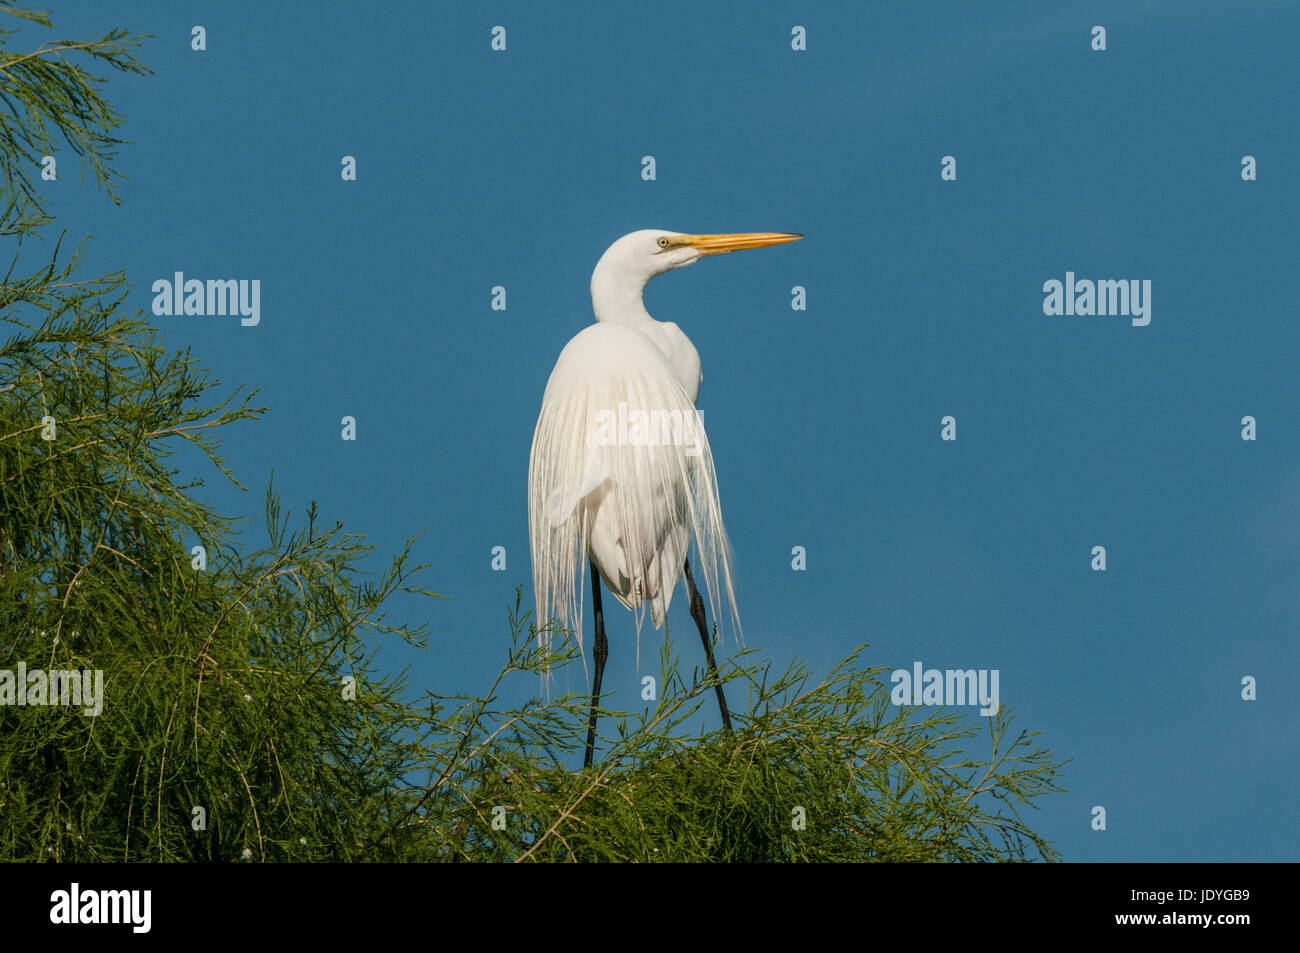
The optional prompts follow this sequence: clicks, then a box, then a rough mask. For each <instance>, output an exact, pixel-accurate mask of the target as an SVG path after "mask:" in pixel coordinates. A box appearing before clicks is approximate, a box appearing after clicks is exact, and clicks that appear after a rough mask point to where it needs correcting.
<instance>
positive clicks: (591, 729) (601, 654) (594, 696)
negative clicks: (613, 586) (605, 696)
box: [582, 566, 609, 768]
mask: <svg viewBox="0 0 1300 953" xmlns="http://www.w3.org/2000/svg"><path fill="white" fill-rule="evenodd" d="M591 607H592V609H593V610H594V611H593V614H594V615H595V616H596V642H595V644H594V645H593V646H592V647H591V654H592V656H593V657H594V658H595V661H596V675H595V677H594V678H593V679H592V680H591V721H589V722H588V723H587V754H586V756H585V757H584V758H583V759H582V766H583V767H584V768H590V767H591V756H592V752H593V750H594V749H595V747H596V707H597V706H598V705H599V704H600V679H601V676H602V675H604V674H605V659H607V658H608V657H609V643H608V642H606V641H605V611H604V610H603V609H602V608H601V607H600V570H598V569H597V568H596V567H595V566H592V567H591Z"/></svg>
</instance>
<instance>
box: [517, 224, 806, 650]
mask: <svg viewBox="0 0 1300 953" xmlns="http://www.w3.org/2000/svg"><path fill="white" fill-rule="evenodd" d="M798 237H799V236H797V235H786V234H776V233H756V234H745V235H683V234H681V233H678V232H669V231H663V230H658V229H647V230H642V231H638V232H633V233H631V234H630V235H625V236H623V237H622V238H620V239H619V240H618V241H616V242H615V243H614V244H613V245H611V246H610V248H609V249H608V250H607V251H606V252H605V254H604V255H603V256H601V259H600V261H599V262H598V263H597V265H596V268H595V271H594V272H593V273H592V277H591V297H592V306H593V309H594V311H595V314H596V320H597V323H596V324H594V325H592V326H590V327H587V328H585V329H583V330H582V331H580V332H579V333H578V334H577V335H576V336H574V338H573V339H572V340H571V341H569V343H568V344H567V345H566V346H565V348H564V350H563V351H562V352H561V353H560V357H559V360H558V361H557V362H556V364H555V369H554V370H553V371H552V372H551V377H550V380H549V381H548V382H547V385H546V392H545V395H544V396H543V398H542V410H541V414H540V415H539V417H538V419H537V429H536V431H535V432H534V434H533V447H532V454H531V457H530V460H529V470H528V514H529V518H528V523H529V539H530V542H531V547H532V557H533V587H534V593H535V596H536V602H537V620H538V626H539V636H538V637H539V640H542V641H544V640H545V638H546V633H545V631H544V630H543V628H542V627H543V626H544V624H545V623H546V622H547V621H548V620H549V619H551V618H554V619H555V620H556V621H557V623H558V625H559V626H560V627H561V628H564V629H571V630H572V631H573V632H574V633H575V634H576V635H577V637H578V644H579V646H581V645H582V614H583V594H582V590H583V587H582V586H581V585H580V583H581V581H582V577H583V572H582V562H583V558H584V557H589V558H590V561H591V563H592V565H593V566H594V567H595V569H596V571H598V572H599V573H600V578H601V580H602V581H603V582H604V584H605V586H606V588H607V589H608V590H609V591H610V592H612V593H613V594H614V596H615V597H616V598H617V599H618V600H619V601H620V602H621V603H622V604H623V605H624V606H626V607H627V608H628V609H630V610H632V611H633V612H634V613H635V615H636V620H637V635H638V639H637V642H638V653H639V648H640V627H641V622H642V620H643V618H644V614H645V609H646V606H647V605H648V606H649V610H650V619H651V622H652V624H653V625H654V627H655V628H659V627H661V626H662V625H663V622H664V617H665V615H666V614H667V612H668V607H669V605H670V604H671V602H672V598H673V592H674V590H675V589H676V586H677V581H678V579H679V578H680V577H681V574H682V566H683V563H684V562H685V560H686V558H687V555H688V548H689V547H690V545H691V544H692V542H693V543H694V548H695V554H694V555H693V556H692V562H693V563H694V567H695V571H696V572H698V573H699V574H701V575H702V576H703V579H704V585H705V587H706V589H707V591H708V598H709V603H710V605H711V608H712V610H713V617H714V618H715V619H721V618H722V614H721V613H720V611H719V610H720V609H721V608H722V607H723V606H724V605H725V606H726V608H727V610H728V613H729V616H730V619H731V622H732V624H733V626H734V628H735V631H736V633H737V634H739V631H740V629H739V612H738V611H737V608H736V598H735V591H734V587H733V582H732V569H731V555H730V550H729V546H728V543H727V535H726V531H725V530H724V528H723V524H722V506H721V503H720V501H719V497H718V488H717V477H716V474H715V471H714V466H713V455H712V453H711V452H710V450H709V443H708V438H707V437H706V436H705V433H704V428H703V426H702V424H701V423H700V421H699V419H698V417H697V415H696V412H695V399H696V397H697V395H698V393H699V386H700V379H701V374H700V359H699V354H698V353H697V352H696V350H695V347H694V345H692V344H691V341H690V339H689V338H688V337H687V336H686V335H685V334H684V333H683V332H682V330H681V328H679V327H678V326H677V325H676V324H673V323H672V322H667V321H656V320H655V319H654V318H652V317H651V316H650V315H649V314H648V313H647V312H646V310H645V305H644V304H643V302H642V291H643V289H644V288H645V285H646V283H647V282H648V281H649V280H650V279H651V278H653V277H654V276H655V275H658V274H662V273H663V272H665V271H669V270H671V269H674V268H680V267H682V266H684V265H689V264H692V263H693V262H695V261H697V260H698V259H699V258H700V257H701V256H702V255H709V254H719V253H722V252H727V251H733V250H736V249H739V248H756V247H760V246H762V245H769V244H775V243H777V242H782V241H792V240H794V239H795V238H798ZM584 662H585V656H584Z"/></svg>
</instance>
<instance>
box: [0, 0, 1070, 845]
mask: <svg viewBox="0 0 1300 953" xmlns="http://www.w3.org/2000/svg"><path fill="white" fill-rule="evenodd" d="M6 16H7V17H12V18H18V19H21V20H25V21H27V25H28V26H29V27H35V28H43V29H48V28H49V27H50V23H49V21H48V19H47V18H46V17H45V16H44V15H41V14H35V13H31V12H28V11H23V10H19V9H16V8H14V6H13V3H12V0H0V17H6ZM19 32H20V31H18V30H16V29H10V30H0V98H3V99H4V102H5V104H6V106H7V107H8V109H7V110H0V187H2V188H3V190H4V196H3V202H0V207H2V208H3V214H2V216H0V233H3V234H4V235H6V236H10V237H13V238H14V239H15V250H14V253H13V259H12V261H11V264H10V267H9V269H8V273H7V275H6V276H5V278H4V280H3V283H0V323H3V329H2V332H3V333H0V340H3V343H2V344H0V701H6V698H5V695H4V692H5V681H4V675H3V673H4V672H9V673H11V676H10V679H9V683H8V684H9V691H10V692H11V694H12V695H13V699H10V701H13V700H16V698H17V693H18V692H19V691H26V692H27V696H26V697H29V698H30V697H33V696H32V694H31V692H32V690H33V685H31V684H26V683H24V684H19V683H18V682H17V680H16V676H14V675H13V674H12V673H16V672H17V671H18V669H19V666H20V665H22V666H26V667H27V668H29V669H32V670H38V669H39V670H41V671H42V672H52V671H69V672H71V671H76V672H92V673H93V672H102V677H103V686H104V688H103V695H104V697H103V699H102V710H101V711H100V712H99V713H98V714H95V715H87V714H85V713H84V707H85V706H83V707H80V708H79V707H75V706H70V705H40V704H37V705H29V706H19V705H17V704H12V703H6V704H3V705H0V858H3V859H6V860H35V859H51V858H54V859H60V860H176V861H197V860H218V861H235V860H241V859H250V860H259V861H260V860H275V861H293V860H421V861H427V860H449V861H479V860H493V861H502V860H531V861H538V860H547V861H552V860H672V861H691V860H706V859H707V860H742V861H774V860H824V861H827V860H829V861H833V860H1004V859H1026V858H1041V859H1055V858H1056V854H1055V852H1054V851H1053V849H1052V848H1051V846H1050V845H1049V844H1047V843H1046V842H1044V841H1043V840H1042V839H1041V838H1040V837H1039V836H1038V835H1036V834H1035V833H1034V832H1033V831H1032V830H1031V829H1030V828H1029V826H1028V825H1027V824H1026V823H1025V822H1024V820H1023V819H1022V817H1021V814H1020V812H1021V811H1022V810H1023V808H1024V807H1025V806H1032V805H1033V803H1034V802H1035V800H1036V799H1037V798H1038V797H1039V796H1041V795H1042V794H1044V793H1047V792H1050V791H1054V790H1059V788H1058V787H1057V784H1056V782H1057V780H1058V778H1059V772H1060V765H1059V764H1057V763H1056V762H1055V761H1054V760H1053V759H1052V757H1051V755H1050V753H1049V752H1046V751H1043V750H1041V749H1040V748H1038V747H1036V745H1035V744H1034V742H1033V738H1032V736H1031V735H1029V734H1027V733H1023V732H1022V733H1013V732H1012V731H1011V729H1010V714H1009V712H1008V711H1007V710H1005V709H1004V710H1003V712H1002V713H1001V714H999V715H998V716H997V717H996V718H995V719H991V720H989V721H988V722H987V726H988V731H987V735H988V741H987V751H986V753H984V754H982V755H968V754H966V753H965V752H964V751H963V748H962V747H961V746H962V745H966V744H968V743H970V742H972V741H973V740H974V738H975V736H976V735H978V734H980V733H981V729H980V728H977V727H976V726H975V724H974V723H973V722H972V721H971V720H970V719H968V718H966V717H965V716H964V715H958V714H956V713H953V712H949V711H944V710H934V709H931V710H928V711H927V712H926V713H920V712H918V710H916V709H909V708H901V709H900V708H896V707H893V706H891V705H890V704H889V701H888V691H887V686H886V685H885V684H884V683H883V682H882V680H881V675H882V671H881V670H880V669H874V668H869V667H865V666H863V665H862V664H861V663H860V662H859V653H854V655H852V656H850V657H849V658H848V659H846V660H845V661H844V662H842V663H841V664H840V665H839V666H838V667H837V668H836V669H835V670H834V671H833V672H831V673H830V674H829V675H827V676H826V677H825V678H822V679H817V678H815V677H814V676H813V674H812V673H811V672H810V671H809V670H808V669H807V668H806V667H805V666H803V665H801V664H799V663H796V664H794V665H792V666H791V667H790V668H789V669H788V670H786V671H784V672H780V673H776V672H775V671H774V669H773V667H772V666H771V665H770V663H764V662H762V661H760V660H758V658H757V656H756V655H755V654H754V653H742V654H741V655H739V656H737V657H736V658H733V659H731V660H729V661H728V662H727V663H726V664H724V665H723V667H722V672H721V676H720V677H721V678H722V679H723V680H724V681H726V682H727V683H728V684H729V686H730V692H731V693H732V695H733V697H742V696H743V697H745V699H746V703H745V705H744V706H743V708H741V709H740V710H738V711H737V712H736V713H735V716H734V717H735V722H736V732H735V734H734V735H724V734H720V733H714V734H711V735H706V736H703V737H701V736H699V735H698V734H695V733H692V731H691V730H690V725H691V724H693V723H694V721H693V716H694V714H695V712H696V711H697V710H698V708H699V706H700V705H701V704H703V703H705V702H707V701H708V700H709V699H710V698H711V697H712V685H711V683H709V682H708V681H707V679H705V678H704V677H702V676H701V675H700V674H699V673H695V674H693V675H691V676H687V675H685V674H683V673H682V672H681V671H680V670H679V668H678V662H677V660H676V658H675V656H674V655H673V654H672V652H671V647H670V645H669V644H668V643H667V642H665V645H664V648H663V651H662V655H661V665H660V669H661V671H660V680H659V684H660V691H659V696H658V699H657V701H656V703H655V707H654V708H653V710H652V711H649V712H635V713H629V712H618V711H607V712H606V713H605V716H604V719H603V720H602V724H604V725H612V726H613V735H612V736H611V737H609V738H606V739H605V740H604V743H603V745H602V748H601V757H600V759H599V761H598V763H597V764H596V765H595V766H594V767H593V768H592V769H590V770H588V771H576V770H574V769H573V765H574V764H576V763H577V760H578V752H580V746H581V745H582V743H583V741H584V740H585V728H586V716H587V711H586V707H585V701H584V699H583V698H581V697H578V696H576V695H570V694H566V695H562V696H559V697H556V698H549V697H545V696H543V695H541V694H540V693H539V695H538V697H534V698H533V699H531V700H530V701H528V702H527V703H525V704H522V705H516V706H509V705H503V704H502V703H501V701H500V698H501V691H502V688H503V687H504V686H506V685H507V684H510V685H518V684H524V685H530V686H533V687H536V686H538V685H539V680H538V676H539V674H540V673H542V672H544V671H552V672H554V671H556V670H559V669H561V668H563V667H564V666H566V665H573V664H576V660H577V654H576V650H575V649H574V647H573V643H572V641H571V640H566V639H562V638H561V639H556V640H554V646H555V648H554V649H553V650H547V651H542V650H541V649H539V648H537V646H536V643H535V641H534V639H533V636H534V635H535V634H536V626H535V624H534V622H533V620H530V619H529V617H528V615H527V614H526V613H522V612H521V611H520V601H521V600H520V599H518V598H517V599H516V603H515V606H514V607H513V609H512V610H511V611H510V612H509V615H508V624H509V628H510V632H511V635H512V647H511V648H510V649H509V655H508V659H507V662H506V664H505V667H504V668H503V670H502V672H501V675H500V676H499V677H498V679H497V681H496V683H495V684H494V685H492V686H491V687H490V688H489V689H488V690H487V692H486V693H483V694H473V693H471V694H458V695H445V696H444V695H437V694H434V693H429V692H426V693H422V694H420V695H418V696H417V697H415V698H412V697H411V696H412V694H413V693H412V692H411V690H410V689H409V687H408V685H407V683H406V676H405V675H404V674H403V675H398V676H386V675H384V674H382V673H381V672H380V671H379V670H378V667H377V665H376V663H375V658H374V656H375V652H376V650H377V647H378V645H379V644H381V642H382V641H383V640H386V639H401V640H405V641H407V642H409V643H411V644H415V645H421V644H423V639H424V636H425V632H424V628H423V626H418V625H416V626H412V625H407V624H402V623H399V622H393V621H390V620H389V619H388V618H387V616H386V615H385V605H386V604H387V603H388V601H389V600H390V597H391V596H392V595H393V594H394V593H396V592H398V591H404V592H408V593H414V594H417V595H422V596H426V597H430V598H435V596H434V593H432V592H430V591H428V590H427V589H425V588H423V587H422V586H421V585H420V584H418V583H417V581H416V580H417V578H418V576H419V574H420V573H421V570H422V568H423V567H420V566H417V565H413V564H412V556H411V554H412V548H413V545H414V540H412V541H411V543H408V545H407V546H406V548H405V549H404V551H403V552H402V553H400V554H398V555H397V556H396V557H395V558H393V559H391V560H390V561H389V562H388V564H387V566H386V568H385V569H384V570H383V571H382V572H379V573H377V574H375V575H374V576H373V577H367V576H366V574H364V573H363V572H362V566H363V564H368V561H369V560H371V559H373V558H374V555H373V554H372V552H371V547H369V546H367V545H366V543H365V542H364V540H363V539H362V538H361V537H359V536H357V535H354V534H350V533H347V532H345V531H344V529H343V527H342V525H341V524H338V523H335V524H333V525H327V524H324V523H322V522H321V520H320V519H319V517H318V515H317V513H316V509H315V506H314V505H313V506H312V507H310V508H309V509H308V510H307V513H306V516H305V518H304V520H303V521H302V523H301V525H299V526H297V527H294V526H292V525H290V523H289V522H288V521H287V520H286V519H285V518H284V516H283V515H282V513H281V507H280V504H279V501H278V498H277V496H276V495H275V493H274V492H273V491H272V490H270V489H268V491H267V494H266V506H265V531H266V541H265V544H262V545H257V546H255V545H252V544H249V543H248V542H247V541H246V540H245V538H244V537H243V535H242V531H239V532H237V526H236V524H235V523H234V522H233V521H232V520H230V519H228V518H226V517H223V516H221V515H219V514H218V513H216V512H214V511H213V510H212V509H211V508H210V507H209V506H208V505H206V504H205V503H203V502H202V501H201V500H200V499H198V498H197V496H196V495H195V493H194V490H195V488H196V486H197V484H196V483H184V482H181V481H180V480H179V479H178V473H177V472H176V470H175V469H174V468H173V467H172V466H171V465H170V461H171V458H172V456H173V455H174V453H175V450H176V447H177V446H179V444H178V441H183V442H184V443H185V444H186V445H190V446H194V447H197V448H199V450H201V451H202V452H203V453H204V454H205V455H206V457H207V459H208V460H210V461H211V463H212V465H213V466H214V467H215V468H216V469H217V471H218V472H219V473H220V474H222V475H223V478H226V479H230V480H231V481H234V480H235V479H236V478H235V475H234V473H233V472H232V470H231V468H230V467H229V466H228V465H227V463H226V461H225V460H223V459H222V457H221V456H220V452H219V451H220V446H219V439H218V435H219V433H220V431H221V430H222V428H225V427H228V426H231V425H236V424H250V423H253V422H255V421H256V419H257V417H258V416H259V415H260V413H261V412H262V408H260V407H257V406H255V405H254V404H253V402H252V401H253V399H254V398H255V394H247V395H244V394H241V392H240V391H239V390H236V391H235V392H234V393H230V394H226V395H225V396H224V397H221V396H220V395H215V392H217V391H218V389H219V385H217V384H216V383H215V382H213V381H212V380H211V379H210V378H209V377H208V376H207V375H206V374H205V373H204V372H203V370H202V369H201V368H200V367H199V366H198V364H197V362H196V360H195V359H194V358H193V356H192V355H191V354H190V352H189V351H184V352H179V353H173V352H170V351H168V349H167V348H166V347H165V346H164V345H163V344H162V343H161V341H160V339H159V336H158V334H157V333H156V332H155V331H154V330H153V329H152V328H151V327H150V326H149V325H148V323H147V322H145V321H144V320H142V319H141V316H140V314H139V313H138V312H137V313H136V314H135V315H133V316H126V315H124V314H123V303H124V300H125V297H126V294H127V285H126V283H125V276H124V275H123V274H121V273H114V274H109V275H106V276H103V277H98V278H93V277H92V278H83V277H81V276H80V270H81V266H82V255H81V247H80V246H79V247H78V249H77V251H75V252H72V253H67V252H65V250H64V240H63V238H59V239H58V240H57V241H55V242H54V245H53V248H52V249H51V251H50V253H49V259H48V261H42V262H40V263H39V264H33V263H32V262H31V260H30V259H31V248H30V245H29V246H28V247H23V245H22V242H23V240H24V239H26V238H32V237H35V238H39V237H40V236H41V235H42V234H43V231H44V229H46V228H47V227H48V226H49V225H50V224H51V218H50V216H49V214H48V212H47V209H46V206H45V204H44V202H43V201H42V195H41V192H40V189H39V188H38V187H36V185H35V182H36V179H37V176H38V173H39V169H40V167H41V162H42V158H43V157H44V156H46V155H55V154H58V151H59V150H60V149H62V150H65V151H66V150H70V151H71V152H73V153H74V154H76V155H78V156H79V157H80V161H81V167H82V171H83V178H84V174H85V172H86V171H90V172H91V173H92V174H93V177H94V179H95V181H96V182H97V184H98V185H99V186H100V187H102V188H104V189H105V190H107V192H108V193H109V194H110V195H113V186H114V183H115V182H116V181H117V173H116V171H115V170H114V168H113V161H114V159H115V158H116V150H117V147H118V146H119V145H120V143H121V140H119V139H118V138H116V136H115V133H116V131H117V129H118V127H119V123H120V121H121V117H119V116H118V114H117V113H116V112H114V111H113V110H112V108H111V107H110V106H109V105H108V103H107V102H106V101H105V100H104V99H103V96H102V91H103V87H104V85H105V82H106V79H105V77H97V76H94V75H92V74H91V73H89V72H88V71H87V70H88V69H89V68H92V67H94V66H99V67H101V68H108V69H112V70H118V71H126V72H133V73H140V74H143V73H147V72H148V70H147V68H146V67H144V66H143V65H142V64H141V63H140V62H139V60H138V59H137V58H136V51H137V49H138V48H139V44H140V41H141V40H142V39H144V38H143V37H135V36H130V35H128V34H126V33H125V32H122V31H115V32H112V33H109V34H106V35H105V36H103V37H101V38H99V39H96V40H90V41H86V42H66V41H60V42H55V43H49V44H41V45H39V46H37V47H36V48H35V49H31V50H29V51H24V52H21V53H13V52H9V51H8V49H7V47H8V46H9V45H10V43H11V41H12V39H13V38H14V37H15V36H17V35H19ZM23 33H24V35H25V31H23ZM214 395H215V396H214ZM236 485H238V484H236ZM196 547H201V548H202V549H201V551H200V550H198V549H196ZM427 604H428V605H429V606H431V607H432V606H434V605H435V603H432V602H430V603H427ZM503 649H504V645H503ZM860 651H861V650H860ZM36 687H39V686H36ZM981 744H982V743H981Z"/></svg>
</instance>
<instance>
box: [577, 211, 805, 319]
mask: <svg viewBox="0 0 1300 953" xmlns="http://www.w3.org/2000/svg"><path fill="white" fill-rule="evenodd" d="M802 237H803V236H802V235H794V234H790V233H787V232H741V233H735V234H727V235H687V234H684V233H682V232H669V231H665V230H664V229H661V228H643V229H641V230H640V231H637V232H631V233H630V234H627V235H624V236H623V237H622V238H620V239H619V240H618V241H616V242H615V243H614V244H612V245H610V246H609V248H607V249H605V254H603V255H601V256H600V261H598V262H596V270H595V271H593V272H592V273H591V298H592V303H593V304H594V305H595V308H596V317H597V318H598V319H600V320H607V319H608V318H611V317H614V314H613V313H612V312H613V311H614V310H615V309H620V308H626V307H628V306H630V300H631V297H632V296H634V297H635V301H636V303H637V304H638V305H639V303H640V300H641V292H642V290H643V289H644V288H645V286H646V282H648V281H649V280H650V279H651V278H653V277H654V276H655V275H662V274H663V273H664V272H665V271H672V270H673V269H674V268H681V267H682V266H683V265H692V264H694V263H695V262H697V261H699V260H700V259H701V258H702V257H704V256H705V255H721V254H725V253H726V252H729V251H740V250H741V249H744V248H762V247H763V246H764V245H779V244H781V243H782V242H792V241H796V240H797V239H800V238H802ZM602 312H605V313H602Z"/></svg>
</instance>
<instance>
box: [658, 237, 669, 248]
mask: <svg viewBox="0 0 1300 953" xmlns="http://www.w3.org/2000/svg"><path fill="white" fill-rule="evenodd" d="M659 247H660V248H667V247H668V239H667V238H661V239H659Z"/></svg>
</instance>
